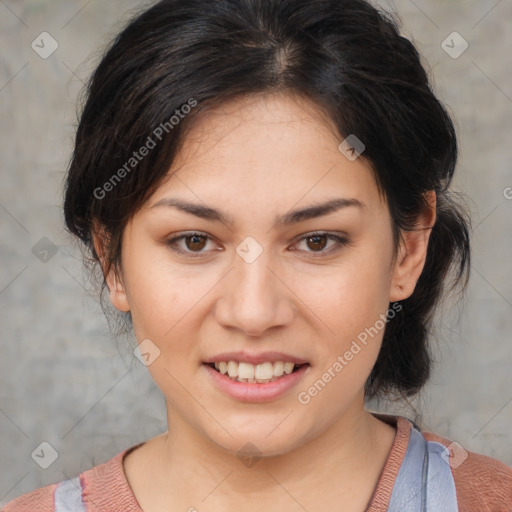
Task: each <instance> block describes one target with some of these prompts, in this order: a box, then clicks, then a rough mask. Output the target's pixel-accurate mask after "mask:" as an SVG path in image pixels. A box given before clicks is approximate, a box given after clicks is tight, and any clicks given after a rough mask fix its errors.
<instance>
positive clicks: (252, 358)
mask: <svg viewBox="0 0 512 512" xmlns="http://www.w3.org/2000/svg"><path fill="white" fill-rule="evenodd" d="M222 361H226V362H227V361H237V362H242V363H251V364H261V363H266V362H268V361H270V362H271V363H275V362H276V361H283V362H285V363H286V362H290V363H294V364H304V363H307V361H306V360H305V359H301V358H300V357H296V356H293V355H291V354H285V353H283V352H259V353H250V352H223V353H222V354H218V355H216V356H213V357H210V358H209V359H207V360H206V361H205V363H220V362H222Z"/></svg>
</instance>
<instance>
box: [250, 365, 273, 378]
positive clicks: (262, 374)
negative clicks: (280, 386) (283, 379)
mask: <svg viewBox="0 0 512 512" xmlns="http://www.w3.org/2000/svg"><path fill="white" fill-rule="evenodd" d="M273 376H274V367H273V365H272V363H262V364H258V365H256V369H255V370H254V378H256V379H261V380H270V379H271V378H272V377H273Z"/></svg>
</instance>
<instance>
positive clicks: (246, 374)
mask: <svg viewBox="0 0 512 512" xmlns="http://www.w3.org/2000/svg"><path fill="white" fill-rule="evenodd" d="M230 377H231V375H230ZM238 378H239V379H254V365H253V364H251V363H238Z"/></svg>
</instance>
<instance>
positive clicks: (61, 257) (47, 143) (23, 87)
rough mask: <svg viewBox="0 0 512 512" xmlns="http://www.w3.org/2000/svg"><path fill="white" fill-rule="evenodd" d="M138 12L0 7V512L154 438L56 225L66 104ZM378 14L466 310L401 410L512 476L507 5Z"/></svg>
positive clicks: (69, 110)
mask: <svg viewBox="0 0 512 512" xmlns="http://www.w3.org/2000/svg"><path fill="white" fill-rule="evenodd" d="M142 5H143V3H142V2H136V1H134V0H130V1H126V0H124V1H122V2H121V1H120V0H115V1H114V0H108V1H106V0H102V1H100V0H89V1H78V0H65V1H64V0H55V1H47V0H46V1H43V0H19V1H14V0H0V26H1V33H0V34H1V35H0V42H1V65H0V109H1V114H0V127H1V134H2V136H1V137H0V148H1V159H2V160H1V167H0V176H1V178H0V179H1V188H0V233H1V239H0V329H1V330H0V333H1V334H0V343H1V345H0V347H1V353H0V433H1V438H0V465H1V469H0V506H1V505H4V504H5V503H7V502H8V501H9V500H11V499H13V498H14V497H16V496H19V495H21V494H24V493H26V492H28V491H30V490H32V489H34V488H36V487H41V486H43V485H47V484H50V483H54V482H57V481H60V480H62V479H64V478H66V477H72V476H75V475H76V474H78V473H79V472H81V471H84V470H86V469H89V468H90V467H92V466H93V465H96V464H100V463H102V462H105V461H106V460H108V459H109V458H111V457H112V456H114V455H116V454H117V453H119V452H120V451H122V450H123V449H125V448H127V447H129V446H131V445H133V444H136V443H138V442H140V441H143V440H145V439H148V438H150V437H152V436H154V435H156V434H158V433H160V432H163V431H164V430H166V422H165V407H164V400H163V396H162V394H161V392H160V391H159V390H158V388H156V386H155V385H154V384H153V381H152V380H151V378H150V376H149V374H148V373H147V371H146V369H145V367H144V366H143V365H142V364H141V363H139V361H138V360H137V359H135V358H134V357H133V355H132V353H131V350H132V348H133V346H134V345H133V343H134V341H133V340H130V339H119V340H117V341H116V339H115V338H114V336H112V334H110V332H109V328H108V324H107V321H106V319H105V317H104V316H103V314H102V312H101V309H100V308H99V305H98V302H97V300H96V299H95V298H94V296H91V295H90V294H89V293H88V289H90V282H89V279H88V276H87V273H86V272H85V271H84V270H83V268H82V264H81V259H80V251H79V250H78V249H77V246H76V245H75V244H74V243H73V242H72V241H71V240H70V238H69V237H68V235H67V234H66V233H65V231H64V229H63V221H62V213H61V203H62V180H63V177H64V173H65V170H66V167H67V163H68V159H69V157H70V152H71V149H72V143H73V130H74V124H75V121H76V115H75V112H76V100H77V94H78V93H79V91H80V89H81V87H82V85H83V81H85V79H86V78H87V77H88V75H89V73H90V71H91V70H92V69H93V66H94V64H95V63H97V61H98V57H99V53H100V51H101V49H102V48H103V46H104V45H105V44H106V43H107V41H108V39H109V38H110V37H112V36H113V35H114V34H115V33H116V32H117V31H118V30H119V29H120V28H121V27H122V26H123V22H124V20H126V19H127V15H128V13H129V10H130V9H132V8H135V7H140V6H142ZM381 5H383V6H385V7H387V8H389V9H391V10H395V9H396V10H398V12H399V13H400V15H401V17H402V20H403V33H404V34H405V35H407V36H408V37H410V38H412V39H413V40H414V42H415V43H416V44H417V46H418V48H419V49H420V52H421V53H422V54H423V55H424V57H425V62H426V65H427V66H429V67H430V68H431V69H432V75H433V79H434V86H435V90H436V92H437V94H438V95H439V96H440V98H441V99H442V100H443V101H444V102H445V103H446V104H447V105H448V106H449V109H450V112H452V114H453V116H454V119H455V121H456V123H457V125H458V131H459V136H460V144H461V160H460V164H459V167H458V173H457V178H456V180H455V184H454V185H455V190H460V191H462V192H464V193H465V194H466V195H467V196H468V198H470V199H468V205H469V208H470V210H471V212H472V218H473V223H474V225H473V264H472V269H471V271H472V278H471V281H470V286H469V293H468V297H467V300H466V301H465V302H464V303H462V304H459V305H458V306H457V307H452V306H451V305H450V302H448V303H447V304H446V306H445V307H444V308H443V312H444V314H443V316H439V318H438V327H437V331H436V332H437V343H436V344H435V347H436V351H438V352H439V353H438V355H437V360H438V363H437V365H436V367H435V371H434V375H433V377H432V380H431V382H430V384H429V385H428V386H427V388H426V389H425V391H424V392H423V393H422V395H421V397H420V398H419V399H417V400H415V401H414V402H413V405H415V406H416V407H417V408H420V409H421V412H422V417H421V419H422V421H423V423H424V425H426V427H428V429H430V430H431V431H434V432H436V433H438V434H440V435H443V436H446V437H448V438H450V439H453V440H456V441H457V442H459V443H460V444H461V445H462V446H464V447H465V448H466V449H468V450H471V451H477V452H480V453H484V454H487V455H490V456H493V457H496V458H499V459H501V460H502V461H504V462H505V463H507V464H508V465H512V439H511V437H512V434H511V432H512V430H511V428H510V425H511V423H512V404H511V403H510V402H511V401H512V386H511V381H512V377H511V374H512V372H511V363H512V349H511V336H510V332H511V330H512V309H511V308H512V279H511V270H510V249H511V241H512V237H511V231H512V230H511V228H512V226H511V222H510V218H511V217H510V216H511V213H512V200H510V199H507V197H506V196H507V195H508V197H512V190H510V193H509V194H507V193H506V191H507V190H508V189H507V187H512V173H511V169H510V162H512V143H511V141H510V136H511V134H512V130H511V126H510V125H511V121H510V120H511V118H512V83H511V74H512V68H511V66H510V48H512V29H511V26H510V21H509V20H511V19H512V3H511V2H510V1H509V0H502V1H498V0H488V1H487V0H485V1H453V0H450V1H449V2H446V1H441V0H429V1H426V0H414V1H412V0H400V1H397V2H395V3H393V2H386V1H385V0H382V2H381ZM43 31H46V32H49V33H50V34H51V35H52V37H53V38H55V40H56V41H57V42H58V45H59V46H58V49H57V50H56V51H55V53H53V54H52V55H51V56H50V57H49V58H47V59H43V58H41V57H40V56H39V55H38V54H37V53H36V52H35V51H34V50H33V49H32V48H31V43H32V41H33V40H35V39H36V38H37V36H39V34H41V32H43ZM454 31H457V32H459V33H460V34H461V35H462V36H463V37H464V39H465V40H467V42H468V43H469V48H468V49H467V50H466V51H465V52H464V53H463V54H462V55H461V56H460V57H458V58H456V59H454V58H452V57H450V56H449V55H448V54H447V53H446V52H445V51H444V50H443V48H442V47H441V43H442V41H444V40H445V39H446V38H447V36H448V35H449V34H451V33H452V32H454ZM449 41H450V40H449ZM449 44H451V42H450V43H449ZM45 237H46V238H47V239H48V240H49V241H50V242H48V241H43V242H40V240H41V239H43V238H45ZM37 244H38V245H37ZM34 246H36V249H35V250H34V251H33V248H34ZM52 248H53V252H55V251H56V253H55V254H53V252H52V250H51V249H52ZM45 249H46V250H48V249H49V252H48V253H47V254H46V255H45V254H44V252H43V250H45ZM45 258H46V259H48V261H46V262H45ZM123 347H124V348H123ZM370 406H371V407H372V408H374V409H377V408H378V409H379V410H381V411H385V412H400V413H404V414H409V416H410V414H411V413H410V412H408V411H407V409H404V408H403V407H401V406H399V405H398V404H395V405H391V404H386V403H377V402H375V403H373V404H370ZM43 441H46V442H48V443H50V445H51V446H53V447H54V449H55V450H56V451H57V452H58V455H59V456H58V458H57V460H56V461H55V462H54V463H53V464H52V465H51V466H50V467H49V468H48V469H42V468H41V467H40V466H39V465H38V464H36V462H35V460H34V459H35V458H36V457H34V459H33V458H32V457H31V454H32V453H33V451H34V450H35V449H36V447H38V446H39V444H40V443H41V442H43ZM46 453H48V450H47V451H46Z"/></svg>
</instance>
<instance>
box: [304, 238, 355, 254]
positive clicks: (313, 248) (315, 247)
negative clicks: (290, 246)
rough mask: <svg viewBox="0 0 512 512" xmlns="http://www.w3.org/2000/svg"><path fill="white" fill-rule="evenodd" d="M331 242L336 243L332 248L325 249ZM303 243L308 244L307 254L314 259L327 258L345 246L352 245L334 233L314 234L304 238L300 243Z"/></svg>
mask: <svg viewBox="0 0 512 512" xmlns="http://www.w3.org/2000/svg"><path fill="white" fill-rule="evenodd" d="M329 240H331V241H333V242H334V243H333V244H332V246H331V247H330V248H328V249H325V247H326V246H327V242H328V241H329ZM301 242H305V243H306V247H307V249H306V250H305V252H306V253H309V254H311V255H312V256H313V257H321V256H327V255H329V254H331V253H333V252H336V251H338V250H340V249H341V248H342V247H343V246H346V245H349V244H350V242H349V240H348V239H347V238H346V237H342V236H338V235H335V234H333V233H312V234H310V235H306V236H303V237H302V238H301V239H300V240H299V243H301ZM324 249H325V250H324Z"/></svg>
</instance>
